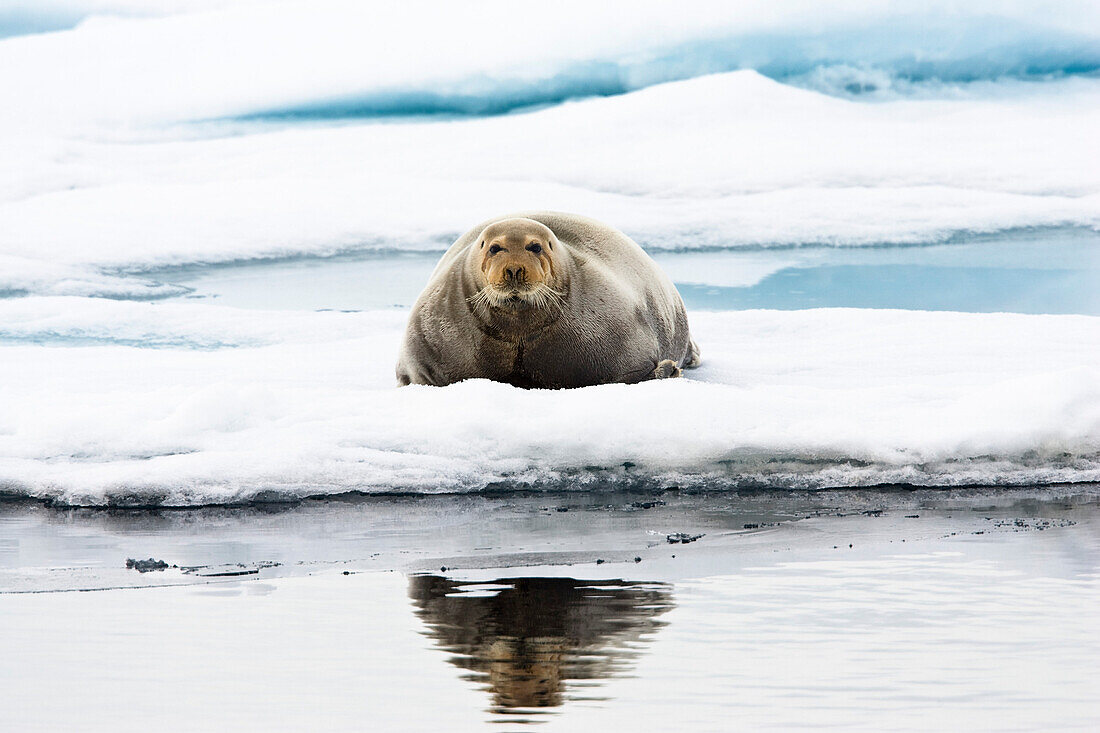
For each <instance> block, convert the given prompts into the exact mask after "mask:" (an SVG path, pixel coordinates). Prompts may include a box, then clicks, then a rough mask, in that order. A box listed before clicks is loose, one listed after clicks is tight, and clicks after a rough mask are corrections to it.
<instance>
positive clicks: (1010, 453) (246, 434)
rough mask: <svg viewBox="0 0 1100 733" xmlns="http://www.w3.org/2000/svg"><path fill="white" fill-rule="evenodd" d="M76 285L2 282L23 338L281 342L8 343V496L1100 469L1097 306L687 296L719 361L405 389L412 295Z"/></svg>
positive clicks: (1008, 475)
mask: <svg viewBox="0 0 1100 733" xmlns="http://www.w3.org/2000/svg"><path fill="white" fill-rule="evenodd" d="M64 300H65V299H52V298H46V299H37V298H28V299H25V300H23V301H21V302H20V305H18V306H12V305H11V303H5V304H4V307H5V308H6V309H7V310H6V311H5V312H4V313H3V314H0V319H2V320H3V321H4V322H11V321H19V322H21V323H22V324H23V325H22V326H21V327H22V328H23V329H24V332H25V335H26V336H27V337H28V338H33V334H34V332H35V330H36V329H38V331H39V332H42V331H58V330H64V329H70V330H71V329H75V328H80V329H83V330H85V331H94V330H95V328H96V327H97V326H96V325H95V324H96V322H97V321H98V322H100V323H102V324H108V326H109V324H114V323H120V324H123V325H122V326H120V327H119V328H120V331H121V332H126V331H127V329H130V330H132V331H133V332H135V333H138V332H141V331H142V329H143V328H144V330H145V331H146V332H154V331H157V329H159V331H157V332H158V333H160V334H161V337H162V340H164V341H166V342H167V341H170V340H171V339H170V338H168V336H170V335H171V334H173V333H174V334H175V336H176V337H177V338H178V339H180V340H181V341H184V340H186V338H188V334H189V333H190V332H191V331H203V332H207V333H209V334H217V335H218V337H219V338H221V339H223V340H225V341H227V342H228V341H235V343H238V344H246V343H253V344H257V343H268V344H269V345H266V346H238V347H237V348H215V349H213V350H208V351H197V350H193V349H176V348H161V349H141V348H129V347H124V346H87V347H73V346H67V347H60V346H58V347H52V348H44V347H41V346H21V345H7V346H3V347H0V486H2V487H3V490H4V491H6V492H10V493H14V494H17V495H28V496H35V497H41V498H49V499H54V500H57V501H60V502H63V503H72V504H92V505H99V504H108V503H164V504H180V505H189V504H202V503H220V502H239V501H247V500H250V499H256V498H268V499H289V498H294V497H300V496H305V495H313V494H331V493H339V492H344V491H351V490H356V491H365V492H391V491H412V492H439V491H467V490H476V489H480V488H484V487H486V486H491V485H497V484H504V485H509V486H526V485H531V486H554V487H557V488H568V487H569V486H573V485H589V486H590V485H593V484H594V483H596V484H598V483H599V482H609V483H614V484H624V483H635V484H642V485H649V484H659V485H680V486H685V487H698V486H707V487H711V488H723V487H724V488H730V487H739V486H776V487H820V486H860V485H868V484H875V483H881V482H906V483H914V484H928V485H957V484H966V483H982V484H1025V483H1038V484H1042V483H1048V482H1056V481H1084V480H1094V481H1095V480H1100V367H1098V366H1097V365H1098V364H1100V319H1098V318H1094V317H1087V316H1023V315H1006V314H993V315H970V314H957V313H923V312H905V311H862V310H817V311H799V312H768V311H749V312H740V313H695V314H692V316H691V321H692V326H693V330H694V331H695V333H696V337H697V340H698V341H699V343H700V345H701V347H702V349H703V354H704V358H705V364H704V366H703V367H702V368H700V369H699V370H696V371H694V372H689V377H690V378H688V379H682V380H669V381H664V382H653V383H647V384H641V385H633V386H625V385H608V386H602V387H593V388H588V389H583V390H571V391H524V390H518V389H515V388H512V387H510V386H507V385H502V384H496V383H491V382H482V381H474V382H468V383H463V384H459V385H454V386H452V387H448V388H444V389H437V388H427V387H410V388H402V389H397V388H395V387H393V386H392V384H393V360H394V354H395V353H396V350H397V343H398V339H399V338H400V334H401V332H402V329H403V326H404V319H405V316H406V314H405V313H403V312H374V313H346V314H345V313H319V314H306V313H294V314H289V313H284V312H260V311H233V310H232V309H218V308H211V307H209V306H200V305H191V304H167V303H162V304H146V303H118V302H111V301H102V302H101V303H100V306H102V310H101V311H100V312H97V313H91V312H89V313H86V314H84V315H82V316H80V317H79V318H77V317H76V316H72V315H70V316H65V315H64V314H65V313H72V312H73V311H72V309H71V308H69V307H68V306H67V305H66V303H65V302H64ZM166 306H171V307H170V308H166ZM19 309H22V310H21V311H20V310H19ZM36 311H37V315H36ZM143 324H144V326H143ZM189 329H190V331H189ZM167 345H168V346H171V344H170V343H169V344H167Z"/></svg>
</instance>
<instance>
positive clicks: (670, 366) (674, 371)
mask: <svg viewBox="0 0 1100 733" xmlns="http://www.w3.org/2000/svg"><path fill="white" fill-rule="evenodd" d="M680 374H682V372H681V371H680V367H678V366H676V362H674V361H673V360H672V359H665V360H664V361H661V362H658V363H657V368H656V369H654V370H653V378H654V379H671V378H673V377H678V376H680Z"/></svg>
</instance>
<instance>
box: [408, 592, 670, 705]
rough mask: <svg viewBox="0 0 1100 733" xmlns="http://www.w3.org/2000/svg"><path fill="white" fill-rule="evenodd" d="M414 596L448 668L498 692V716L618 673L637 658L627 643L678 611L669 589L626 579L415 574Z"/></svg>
mask: <svg viewBox="0 0 1100 733" xmlns="http://www.w3.org/2000/svg"><path fill="white" fill-rule="evenodd" d="M409 595H410V596H411V597H412V599H413V601H414V602H415V603H416V606H417V615H419V616H420V617H421V618H422V619H424V622H425V623H426V624H427V625H428V628H429V635H430V636H432V637H433V638H434V639H436V641H438V643H439V645H440V646H441V647H443V648H444V649H446V650H447V651H449V652H451V653H452V654H454V656H453V657H451V659H450V661H451V662H452V663H453V664H456V665H458V666H460V667H463V668H465V669H468V670H471V671H472V672H474V678H475V679H477V680H478V681H480V682H481V683H482V684H484V685H486V686H487V687H488V688H489V689H490V690H491V691H492V694H493V704H494V710H495V711H496V712H508V711H511V710H514V709H516V708H543V707H553V706H557V705H561V704H562V697H563V693H564V692H565V682H566V681H567V680H580V679H585V680H593V679H600V678H607V677H611V676H613V675H615V674H616V673H617V672H618V671H619V670H620V669H621V668H622V667H623V665H624V663H625V662H626V661H627V660H629V659H632V658H633V657H635V656H637V654H638V652H637V648H636V646H634V647H633V648H627V644H626V643H627V642H631V641H636V640H638V639H639V638H640V637H643V636H645V635H647V634H651V633H653V632H654V631H656V630H657V629H658V628H660V627H661V626H662V625H663V622H661V621H659V620H657V618H656V617H657V616H659V615H660V614H662V613H664V612H665V611H667V610H669V609H670V608H672V597H671V595H670V594H669V592H668V589H667V586H665V585H664V584H661V583H628V582H625V581H622V580H600V581H585V580H573V579H572V578H508V579H504V580H494V581H492V582H491V583H488V584H485V583H468V582H459V581H453V580H448V579H446V578H440V577H436V576H431V575H417V576H413V577H412V578H411V579H410V581H409Z"/></svg>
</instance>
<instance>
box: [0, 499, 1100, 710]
mask: <svg viewBox="0 0 1100 733" xmlns="http://www.w3.org/2000/svg"><path fill="white" fill-rule="evenodd" d="M1097 497H1098V494H1097V488H1096V487H1095V486H1091V487H1090V486H1078V487H1062V488H1054V489H1051V488H1045V489H1033V490H1019V491H1015V492H1004V491H1001V492H998V491H989V490H966V491H961V490H957V491H941V492H936V491H919V492H912V491H885V492H883V491H862V492H817V493H795V494H792V493H783V494H776V493H752V494H742V495H737V496H733V495H710V496H702V495H682V494H678V493H677V492H664V493H661V494H621V493H595V494H592V493H581V494H578V493H559V494H532V495H509V496H499V497H493V496H468V497H407V498H404V499H397V498H382V499H378V498H374V499H372V498H364V499H360V500H355V501H350V502H332V501H328V502H305V503H303V504H300V505H298V506H295V507H282V508H271V507H269V508H263V507H255V508H252V509H237V510H217V509H199V510H189V511H180V512H115V511H110V512H102V511H98V512H93V511H88V510H72V511H57V510H51V509H47V508H45V507H41V506H39V505H28V504H7V505H0V507H2V508H0V535H2V536H3V537H5V538H8V539H7V540H6V541H5V543H4V544H3V545H0V568H2V575H0V612H2V613H3V615H4V618H5V620H6V623H5V624H4V625H3V628H2V629H0V647H2V648H3V649H4V651H5V654H3V655H0V675H3V677H4V679H5V680H6V683H5V685H4V687H3V688H2V689H0V701H2V702H3V705H0V724H3V727H5V729H12V730H56V729H59V728H62V729H74V728H75V729H81V730H147V729H149V728H156V729H164V730H193V729H196V728H208V727H210V726H214V725H216V726H224V727H231V728H235V729H248V730H259V729H264V730H295V729H301V728H303V727H313V728H323V729H326V730H353V729H361V728H362V726H363V724H364V722H365V721H369V722H370V724H372V725H386V726H390V727H391V728H394V729H400V730H440V729H449V730H474V729H481V728H482V727H483V726H485V724H486V723H501V722H511V723H512V724H513V725H515V726H523V725H525V724H527V723H533V722H534V723H541V724H542V725H540V726H539V728H540V729H551V730H556V729H560V730H607V729H609V727H610V728H618V727H621V726H623V725H629V726H632V727H636V728H639V729H647V730H648V729H657V728H677V729H679V728H684V727H687V728H689V729H692V730H706V731H710V730H722V729H726V728H727V727H728V725H729V722H730V721H731V720H736V721H738V725H744V726H746V727H752V728H754V729H756V728H765V729H776V730H781V729H790V728H802V727H811V726H820V727H825V728H833V729H845V730H850V729H865V730H883V729H891V730H927V729H929V728H943V727H965V728H967V729H977V730H1011V729H1054V728H1056V729H1063V730H1066V729H1069V730H1073V729H1079V730H1089V729H1092V728H1093V727H1095V724H1096V722H1097V721H1098V720H1100V709H1098V708H1097V706H1096V703H1095V682H1094V680H1095V678H1096V674H1097V672H1100V667H1098V663H1097V659H1098V658H1100V642H1098V640H1097V637H1096V634H1095V622H1096V615H1095V614H1096V608H1097V606H1098V604H1100V526H1098V524H1097V521H1098V516H1100V515H1098V514H1097V509H1098V506H1100V505H1098V504H1097ZM563 509H564V510H565V511H562V510H563ZM674 531H684V532H689V533H692V534H698V533H705V536H704V537H702V538H701V539H699V540H697V541H696V542H693V543H690V544H688V545H683V544H676V545H671V544H669V543H668V542H667V540H666V536H667V534H669V533H671V532H674ZM849 545H850V546H849ZM128 554H130V555H140V556H142V557H144V556H148V555H150V554H151V555H153V556H155V557H157V558H163V559H165V560H166V561H168V562H170V563H173V564H180V565H189V564H196V565H208V566H211V567H225V566H229V565H233V564H236V563H240V564H242V565H246V566H247V565H251V566H254V567H257V568H258V571H257V572H256V574H255V575H248V576H243V578H242V577H218V576H214V577H203V576H199V575H188V576H184V575H183V574H178V577H176V578H175V579H174V580H173V579H171V577H170V575H171V574H172V573H173V572H177V571H173V570H167V571H163V572H149V573H144V574H143V573H138V572H136V571H134V570H126V569H125V567H124V565H125V558H126V557H127V555H128ZM674 556H675V557H674ZM635 558H638V560H637V561H635ZM598 560H603V562H602V563H600V562H597V561H598ZM275 562H278V564H277V565H276V564H275ZM264 563H267V564H266V566H263V565H264ZM261 566H263V567H261ZM123 577H125V578H129V579H131V580H132V582H133V583H135V584H137V585H140V586H155V585H157V584H159V583H163V582H169V583H179V585H177V586H175V587H143V588H134V589H131V590H116V591H106V592H85V593H80V592H64V590H63V588H65V587H67V588H69V589H70V590H78V589H82V588H84V589H90V588H94V587H97V582H98V583H100V584H101V585H100V586H99V587H118V585H120V583H119V582H118V579H119V578H123ZM104 583H105V585H104ZM51 589H52V590H55V591H61V592H52V593H50V592H47V593H36V592H33V591H34V590H51ZM12 590H21V591H24V592H21V593H15V594H12V593H10V592H4V591H12ZM26 591H32V592H26ZM59 627H60V628H64V629H66V630H68V631H66V632H65V633H59ZM90 659H94V660H95V661H96V671H95V672H94V673H92V672H90V671H89V669H88V667H87V660H90ZM29 660H33V661H29ZM44 691H48V695H49V701H48V704H47V701H46V700H44V699H43V694H45V693H44ZM395 700H403V701H405V702H403V703H398V704H395V703H394V701H395ZM120 710H121V711H125V715H124V716H120V714H119V711H120ZM493 727H499V726H493Z"/></svg>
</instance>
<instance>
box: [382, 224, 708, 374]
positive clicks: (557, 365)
mask: <svg viewBox="0 0 1100 733" xmlns="http://www.w3.org/2000/svg"><path fill="white" fill-rule="evenodd" d="M698 363H699V349H698V347H697V346H696V345H695V342H694V341H692V339H691V334H690V332H689V331H688V322H687V313H686V311H685V309H684V302H683V300H682V299H681V298H680V294H679V293H678V292H676V288H675V286H673V284H672V282H671V281H670V280H669V279H668V277H667V276H666V275H665V274H664V273H663V272H661V270H660V269H659V268H658V267H657V264H656V263H655V262H654V261H653V260H652V259H651V258H650V257H649V255H647V254H646V253H645V252H644V251H643V250H642V248H641V247H639V246H638V245H637V244H636V243H635V242H634V241H633V240H632V239H630V238H629V237H627V236H626V235H625V234H623V233H622V232H620V231H618V230H617V229H614V228H612V227H610V226H607V225H606V224H602V223H600V222H598V221H595V220H593V219H588V218H586V217H582V216H576V215H573V214H564V213H559V212H534V213H524V214H516V215H511V216H505V217H499V218H496V219H491V220H489V221H487V222H484V223H482V224H479V225H478V226H476V227H474V228H473V229H471V230H470V231H468V232H466V233H465V234H463V235H462V236H461V237H459V239H458V241H456V242H455V243H454V244H453V245H451V247H450V249H448V250H447V252H446V253H445V254H444V255H443V257H442V259H441V260H440V261H439V264H437V265H436V267H435V270H434V271H433V272H432V275H431V277H430V278H429V280H428V285H427V287H425V288H424V291H423V292H422V293H421V294H420V297H419V298H418V299H417V301H416V303H415V304H414V305H413V308H412V313H411V314H410V316H409V322H408V326H407V327H406V329H405V340H404V343H403V345H402V348H401V354H400V356H399V358H398V362H397V382H398V384H399V385H407V384H430V385H436V386H443V385H447V384H452V383H454V382H460V381H462V380H464V379H491V380H493V381H497V382H506V383H508V384H512V385H514V386H517V387H527V388H550V389H559V388H567V387H585V386H589V385H594V384H607V383H612V382H624V383H633V382H641V381H645V380H648V379H661V378H666V377H678V376H680V370H681V369H682V368H691V367H694V366H697V365H698Z"/></svg>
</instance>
